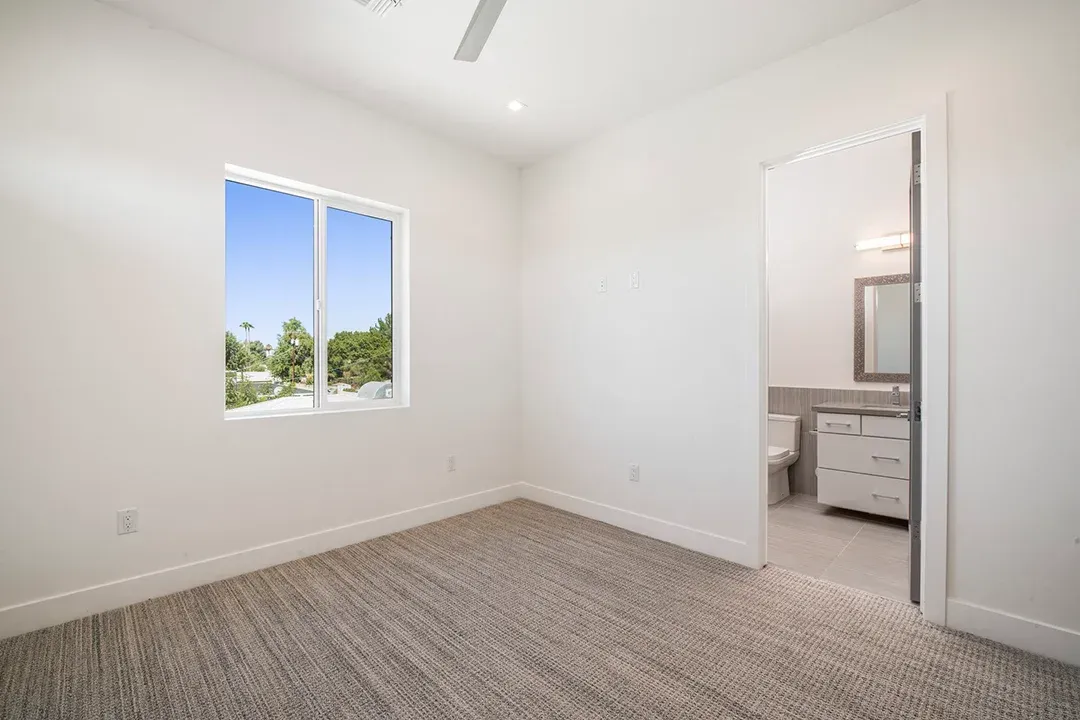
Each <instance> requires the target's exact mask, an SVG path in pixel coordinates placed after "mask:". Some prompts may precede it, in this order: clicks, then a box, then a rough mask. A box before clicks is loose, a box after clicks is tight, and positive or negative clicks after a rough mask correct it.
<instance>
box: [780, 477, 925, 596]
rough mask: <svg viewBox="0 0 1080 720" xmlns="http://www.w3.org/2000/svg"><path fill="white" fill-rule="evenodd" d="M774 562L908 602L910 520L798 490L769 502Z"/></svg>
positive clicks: (797, 570)
mask: <svg viewBox="0 0 1080 720" xmlns="http://www.w3.org/2000/svg"><path fill="white" fill-rule="evenodd" d="M769 562H771V563H774V564H776V565H779V566H781V567H785V568H788V569H789V570H794V571H796V572H800V573H803V574H805V575H811V576H813V577H818V578H824V579H825V580H832V581H833V582H835V583H840V584H841V585H847V586H848V587H853V588H859V589H860V590H866V591H867V592H872V593H875V594H877V595H883V596H885V597H890V598H894V599H896V600H903V601H908V599H909V598H908V531H907V523H906V522H904V521H902V520H891V519H890V518H882V517H878V516H875V515H866V514H863V513H856V512H851V511H848V510H840V509H838V508H833V507H829V506H828V505H821V504H819V503H818V502H817V499H816V498H815V497H814V496H813V495H792V496H791V497H789V498H788V499H786V500H784V501H782V502H780V503H777V504H776V505H773V506H770V507H769Z"/></svg>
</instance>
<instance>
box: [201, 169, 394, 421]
mask: <svg viewBox="0 0 1080 720" xmlns="http://www.w3.org/2000/svg"><path fill="white" fill-rule="evenodd" d="M230 180H231V181H233V182H236V183H241V184H243V185H250V186H252V187H257V188H262V189H264V190H273V191H275V192H280V193H285V194H287V195H294V196H296V197H302V198H307V199H309V200H312V201H313V203H312V204H313V206H314V214H315V217H314V230H315V231H314V232H313V233H312V236H313V238H314V245H313V247H312V252H313V253H314V254H313V259H314V262H313V265H314V267H315V275H314V278H313V284H312V287H313V288H314V295H313V297H312V305H313V327H312V332H311V335H312V338H313V339H314V345H315V351H314V352H315V357H314V365H315V395H314V398H313V404H312V407H304V408H295V409H276V410H275V409H270V410H266V409H263V410H260V409H259V406H258V405H251V406H248V407H250V408H251V409H250V410H246V409H244V408H237V409H234V410H226V411H224V413H225V419H226V420H245V419H250V418H265V417H280V416H291V415H315V414H327V413H341V412H356V411H362V410H379V409H386V408H401V407H408V406H409V361H408V360H409V353H408V337H409V333H408V323H409V305H408V300H409V294H408V278H409V273H408V243H409V211H408V210H407V209H405V208H401V207H397V206H394V205H388V204H386V203H381V202H377V201H374V200H366V199H364V198H360V197H357V196H355V195H349V194H347V193H343V192H338V191H336V190H328V189H326V188H322V187H318V186H316V185H309V184H307V183H301V182H297V181H295V180H289V179H287V178H282V177H277V176H275V175H270V174H267V173H262V172H258V171H256V170H249V169H247V168H242V167H238V166H236V165H226V166H225V177H224V179H223V181H222V182H223V183H224V182H227V181H230ZM330 208H334V209H336V210H343V211H345V212H352V213H358V214H360V215H367V216H368V217H374V218H379V219H380V220H387V221H389V222H390V226H391V235H390V262H391V278H390V283H391V285H390V287H391V313H392V314H393V338H392V342H393V360H392V362H393V372H394V379H393V381H392V382H393V390H394V396H393V398H386V399H382V400H335V401H333V402H330V400H329V387H328V382H327V363H326V352H327V351H326V348H327V343H328V342H329V340H330V338H329V337H327V332H326V310H327V306H328V304H327V296H326V272H325V268H326V211H327V210H328V209H330ZM331 300H332V298H331Z"/></svg>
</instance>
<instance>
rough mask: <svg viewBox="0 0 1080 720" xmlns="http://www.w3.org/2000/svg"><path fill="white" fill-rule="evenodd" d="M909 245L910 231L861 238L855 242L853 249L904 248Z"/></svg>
mask: <svg viewBox="0 0 1080 720" xmlns="http://www.w3.org/2000/svg"><path fill="white" fill-rule="evenodd" d="M910 247H911V233H897V234H895V235H886V236H885V237H879V238H873V239H872V240H862V241H860V242H857V243H855V249H856V250H859V251H862V250H906V249H908V248H910Z"/></svg>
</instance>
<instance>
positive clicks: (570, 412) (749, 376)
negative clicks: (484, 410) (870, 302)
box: [523, 0, 1080, 662]
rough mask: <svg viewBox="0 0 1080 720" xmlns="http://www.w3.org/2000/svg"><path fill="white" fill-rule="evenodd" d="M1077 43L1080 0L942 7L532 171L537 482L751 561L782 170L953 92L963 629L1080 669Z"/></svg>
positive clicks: (530, 363)
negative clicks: (1074, 449) (634, 471)
mask: <svg viewBox="0 0 1080 720" xmlns="http://www.w3.org/2000/svg"><path fill="white" fill-rule="evenodd" d="M1077 27H1080V3H1076V2H1074V1H1073V0H1036V1H1033V2H1025V3H1018V2H1013V1H1012V0H924V1H923V2H920V3H918V4H916V5H913V6H911V7H909V8H907V9H905V10H903V11H901V12H899V13H896V14H893V15H890V16H888V17H886V18H883V19H882V20H880V21H878V22H875V23H873V24H871V25H868V26H865V27H863V28H861V29H859V30H856V31H854V32H852V33H849V34H847V35H845V36H842V37H840V38H837V39H835V40H833V41H830V42H828V43H825V44H823V45H821V46H818V47H816V48H813V49H810V50H808V51H806V52H803V53H800V54H799V55H797V56H795V57H792V58H789V59H787V60H784V61H782V62H779V63H777V64H775V65H772V66H770V67H768V68H765V69H763V70H761V71H759V72H756V73H753V74H751V75H749V76H746V77H744V78H742V79H739V80H736V81H733V82H731V83H728V84H726V85H723V86H720V87H717V88H715V89H713V90H711V91H708V92H706V93H704V94H701V95H699V96H696V97H694V98H692V99H690V100H688V101H686V102H684V103H682V104H679V105H677V106H675V107H671V108H668V109H665V110H663V111H660V112H657V113H655V114H653V115H651V116H649V117H646V118H643V119H641V120H639V121H636V122H634V123H631V124H629V125H626V126H623V127H621V128H618V129H616V130H614V131H612V132H609V133H607V134H606V135H604V136H603V137H601V138H599V139H597V140H595V141H593V142H590V143H587V144H584V145H582V146H580V147H578V148H576V149H575V150H574V151H572V152H568V153H566V154H564V155H562V156H559V157H557V158H555V159H552V160H550V161H548V162H545V163H543V164H541V165H539V166H536V167H533V168H530V169H528V170H527V171H526V172H525V174H524V193H525V198H524V218H523V226H524V248H523V254H524V258H523V267H524V284H525V290H524V308H523V312H524V329H523V337H524V348H523V367H524V377H523V387H524V410H525V417H524V424H523V436H524V439H525V443H524V451H525V452H524V463H523V472H524V473H525V477H526V478H527V479H528V480H529V481H530V482H531V483H534V484H537V485H544V486H547V487H549V488H551V489H553V490H555V491H559V492H562V493H565V494H568V495H573V496H576V497H580V498H584V499H586V500H589V501H592V502H594V503H600V504H603V505H605V506H608V507H614V508H619V509H622V510H625V511H629V512H633V513H637V514H639V515H647V516H652V517H655V518H659V519H662V520H664V521H667V522H668V523H675V524H678V525H681V526H688V527H689V528H693V529H696V530H700V531H704V532H707V533H710V534H712V535H717V536H724V537H727V538H729V539H730V540H731V542H728V543H717V544H716V546H715V547H716V549H717V550H718V551H719V550H722V551H725V552H727V554H728V556H729V557H733V558H745V557H746V553H745V548H746V547H748V545H747V543H751V542H752V541H755V540H756V538H755V533H756V529H757V518H758V468H759V463H760V459H759V458H758V457H757V452H758V448H759V447H760V443H759V437H758V434H759V432H760V425H759V423H758V422H757V418H758V417H760V415H761V413H762V411H763V409H762V406H761V403H762V401H763V398H762V397H761V396H760V393H759V387H760V385H759V383H760V382H761V378H760V374H759V372H760V371H759V368H760V347H761V343H760V329H761V328H760V313H761V308H760V304H759V288H760V285H759V283H760V282H761V278H760V276H759V274H758V267H759V265H758V253H759V245H758V237H759V230H760V227H759V226H760V220H761V218H760V193H761V182H760V175H759V163H761V162H762V161H765V160H769V159H773V158H778V157H783V156H785V155H787V154H788V153H791V152H796V151H799V150H802V149H805V148H808V147H812V146H814V145H817V144H820V143H824V142H829V141H832V140H836V139H839V138H843V137H847V136H850V135H853V134H856V133H858V132H862V131H866V130H869V129H871V128H875V127H880V126H883V125H887V124H890V123H893V122H897V121H900V120H906V119H908V118H910V117H914V116H916V115H919V114H921V113H922V112H924V111H925V110H926V109H927V107H928V105H929V104H932V103H933V101H934V99H935V98H937V97H940V94H943V93H946V92H947V93H948V98H949V108H950V116H949V143H950V145H949V177H950V187H949V203H950V205H949V209H950V233H951V251H952V286H951V287H952V292H953V297H952V298H951V313H952V325H951V328H952V337H951V344H952V358H951V362H952V365H953V366H952V368H951V371H952V385H951V387H952V414H951V420H952V427H951V433H950V436H951V446H950V451H951V464H952V472H951V476H950V479H949V520H950V527H949V548H948V553H949V564H948V592H949V595H950V598H951V601H950V605H949V617H950V622H953V623H956V624H960V625H961V626H964V627H969V628H973V629H974V628H975V627H976V626H977V625H979V624H980V623H982V625H983V626H984V627H982V628H981V631H982V632H983V633H984V634H992V635H995V636H996V637H1002V638H1004V637H1005V636H1006V635H1009V633H1010V632H1012V630H1016V632H1013V633H1012V634H1013V636H1014V639H1019V640H1020V641H1023V642H1029V645H1030V642H1035V641H1031V638H1032V637H1035V636H1036V635H1038V633H1043V635H1039V637H1043V638H1044V639H1045V638H1046V637H1053V638H1056V639H1057V640H1058V641H1060V643H1061V645H1060V646H1058V647H1057V650H1054V652H1056V653H1057V654H1058V655H1059V656H1061V657H1066V656H1067V657H1070V658H1072V659H1073V660H1074V662H1080V635H1077V634H1075V633H1076V631H1080V603H1077V602H1076V598H1077V597H1080V542H1076V541H1075V540H1074V539H1075V538H1077V537H1080V483H1077V482H1076V480H1075V474H1076V473H1075V470H1074V469H1073V468H1072V464H1071V463H1070V462H1069V461H1067V460H1064V461H1063V460H1062V455H1061V453H1062V448H1068V447H1071V446H1072V445H1073V444H1074V443H1073V436H1074V435H1075V431H1074V427H1075V418H1074V417H1073V415H1074V412H1073V409H1074V406H1075V404H1076V401H1077V400H1078V399H1080V397H1078V395H1080V393H1078V391H1077V390H1076V389H1075V384H1074V383H1071V382H1068V380H1067V379H1068V378H1070V377H1072V375H1073V374H1074V373H1075V369H1076V367H1078V366H1080V343H1077V342H1075V341H1074V339H1073V337H1072V334H1071V331H1070V328H1072V327H1073V326H1074V325H1075V322H1076V317H1077V311H1078V309H1080V304H1078V303H1077V301H1076V292H1075V283H1074V275H1075V268H1076V267H1077V266H1078V265H1080V244H1078V243H1076V241H1075V238H1076V223H1077V217H1076V212H1075V208H1076V206H1077V193H1076V182H1075V168H1076V167H1077V165H1078V163H1080V134H1078V133H1077V132H1076V128H1077V127H1078V126H1080V90H1078V87H1080V86H1078V85H1077V82H1076V73H1075V69H1076V68H1077V67H1080V44H1077V43H1076V42H1075V28H1077ZM631 270H640V271H641V273H642V275H641V278H642V288H641V290H639V291H636V292H631V291H629V290H627V289H626V284H625V278H626V276H627V274H628V273H629V272H630V271H631ZM601 275H607V276H608V277H610V278H611V279H612V289H611V291H609V292H608V293H606V294H598V293H597V292H595V286H596V281H597V278H599V277H600V276H601ZM1063 299H1064V301H1063ZM1063 378H1064V379H1066V380H1065V381H1064V382H1063ZM1010 418H1024V419H1025V420H1027V422H1011V421H1010ZM629 462H640V463H641V477H642V480H641V483H640V484H631V483H629V482H627V480H626V471H625V467H626V464H627V463H629ZM608 512H611V513H615V511H611V510H608ZM624 515H625V513H624ZM983 608H985V609H989V612H987V611H984V610H983ZM976 618H981V619H982V620H978V621H977V620H976ZM1025 619H1026V620H1025ZM1027 620H1030V621H1032V622H1027ZM1038 623H1041V624H1038ZM1055 627H1056V628H1058V629H1054V628H1055ZM1062 629H1064V630H1062ZM1067 631H1072V633H1070V632H1067ZM1044 645H1045V644H1044ZM1041 649H1043V650H1044V651H1051V650H1048V649H1047V648H1046V647H1044V646H1041Z"/></svg>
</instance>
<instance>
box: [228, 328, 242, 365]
mask: <svg viewBox="0 0 1080 720" xmlns="http://www.w3.org/2000/svg"><path fill="white" fill-rule="evenodd" d="M246 360H247V352H246V349H245V348H244V346H243V345H241V344H240V341H239V340H237V339H236V336H235V335H233V334H232V333H231V332H229V331H228V330H226V331H225V369H226V370H233V371H235V372H239V371H241V370H243V369H244V365H245V363H246Z"/></svg>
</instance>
